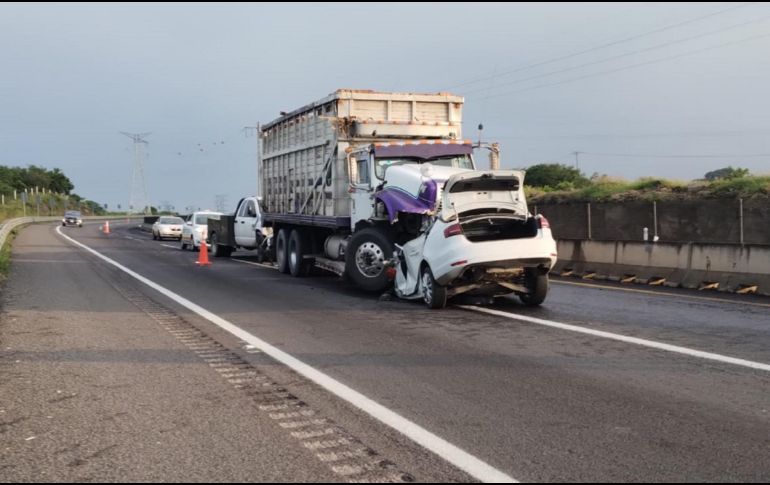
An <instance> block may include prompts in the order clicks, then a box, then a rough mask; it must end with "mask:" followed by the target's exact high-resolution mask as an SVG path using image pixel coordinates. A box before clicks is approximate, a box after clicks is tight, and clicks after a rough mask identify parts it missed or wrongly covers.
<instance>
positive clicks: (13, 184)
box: [0, 165, 75, 195]
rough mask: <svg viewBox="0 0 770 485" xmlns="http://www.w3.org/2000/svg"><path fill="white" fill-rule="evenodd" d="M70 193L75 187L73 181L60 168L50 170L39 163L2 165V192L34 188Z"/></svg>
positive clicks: (0, 177)
mask: <svg viewBox="0 0 770 485" xmlns="http://www.w3.org/2000/svg"><path fill="white" fill-rule="evenodd" d="M36 188H37V189H38V190H39V191H43V190H44V191H45V192H53V193H57V194H62V195H70V194H71V193H72V189H74V188H75V185H73V183H72V181H71V180H70V179H69V177H67V176H66V175H64V173H63V172H62V171H61V170H60V169H58V168H54V169H53V170H48V169H47V168H44V167H38V166H37V165H30V166H29V167H26V168H24V167H6V166H2V165H0V193H3V194H11V193H13V192H14V191H16V192H24V190H25V189H26V190H28V191H29V190H34V189H36Z"/></svg>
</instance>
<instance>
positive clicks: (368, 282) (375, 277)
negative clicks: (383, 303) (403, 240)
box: [345, 227, 393, 292]
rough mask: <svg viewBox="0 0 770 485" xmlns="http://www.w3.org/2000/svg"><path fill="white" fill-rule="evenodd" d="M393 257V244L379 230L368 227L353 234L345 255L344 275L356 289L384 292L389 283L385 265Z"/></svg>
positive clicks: (386, 235) (383, 232)
mask: <svg viewBox="0 0 770 485" xmlns="http://www.w3.org/2000/svg"><path fill="white" fill-rule="evenodd" d="M392 257H393V242H392V240H391V238H390V237H389V235H388V234H387V233H386V232H385V231H384V230H381V229H378V228H375V227H369V228H366V229H363V230H361V231H358V232H356V233H355V234H353V237H352V238H351V239H350V244H348V249H347V252H346V254H345V273H346V274H347V276H348V277H349V278H350V280H351V281H352V282H353V283H354V284H355V285H356V286H358V287H360V288H362V289H364V290H366V291H371V292H380V291H385V290H386V289H387V288H388V287H389V286H390V285H391V281H390V279H389V278H388V275H387V271H386V267H385V266H386V263H387V261H388V260H390V259H391V258H392Z"/></svg>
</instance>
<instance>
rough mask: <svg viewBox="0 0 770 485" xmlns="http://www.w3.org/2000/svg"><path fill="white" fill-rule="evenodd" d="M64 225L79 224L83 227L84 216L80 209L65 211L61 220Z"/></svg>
mask: <svg viewBox="0 0 770 485" xmlns="http://www.w3.org/2000/svg"><path fill="white" fill-rule="evenodd" d="M61 225H62V226H78V227H83V217H82V216H81V214H80V211H67V212H65V213H64V217H63V218H62V220H61Z"/></svg>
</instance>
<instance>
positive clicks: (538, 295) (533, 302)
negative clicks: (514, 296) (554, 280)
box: [519, 270, 548, 307]
mask: <svg viewBox="0 0 770 485" xmlns="http://www.w3.org/2000/svg"><path fill="white" fill-rule="evenodd" d="M525 281H526V286H527V289H529V291H530V293H522V294H520V295H519V300H521V302H522V303H524V304H525V305H526V306H531V307H534V306H540V305H541V304H542V303H543V302H544V301H545V297H546V296H547V295H548V273H544V274H540V273H537V272H536V271H531V270H527V272H526V274H525Z"/></svg>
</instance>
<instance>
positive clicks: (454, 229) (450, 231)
mask: <svg viewBox="0 0 770 485" xmlns="http://www.w3.org/2000/svg"><path fill="white" fill-rule="evenodd" d="M462 233H463V228H462V227H461V226H460V224H452V225H451V226H449V227H447V228H446V229H444V237H452V236H461V235H462Z"/></svg>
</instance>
